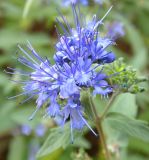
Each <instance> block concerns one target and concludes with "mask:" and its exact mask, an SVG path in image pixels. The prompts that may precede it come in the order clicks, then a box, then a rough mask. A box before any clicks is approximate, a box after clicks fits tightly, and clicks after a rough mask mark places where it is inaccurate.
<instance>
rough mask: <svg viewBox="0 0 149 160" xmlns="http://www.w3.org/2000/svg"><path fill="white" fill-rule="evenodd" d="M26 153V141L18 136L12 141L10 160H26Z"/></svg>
mask: <svg viewBox="0 0 149 160" xmlns="http://www.w3.org/2000/svg"><path fill="white" fill-rule="evenodd" d="M26 151H27V146H26V140H25V139H24V138H23V137H22V136H16V137H14V138H13V139H12V141H11V144H10V148H9V154H8V160H26V159H27V155H26Z"/></svg>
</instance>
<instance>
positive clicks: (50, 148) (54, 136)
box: [37, 123, 90, 160]
mask: <svg viewBox="0 0 149 160" xmlns="http://www.w3.org/2000/svg"><path fill="white" fill-rule="evenodd" d="M80 135H81V134H80V132H77V131H73V136H74V139H75V140H74V143H73V145H72V143H71V133H70V124H69V123H68V124H66V125H65V126H64V128H62V127H57V128H53V129H51V131H50V134H49V136H48V138H47V139H46V141H45V143H44V144H43V146H42V147H41V149H40V150H39V152H38V153H37V159H39V160H40V159H44V158H45V159H46V157H48V158H50V159H52V158H51V157H55V153H58V154H60V153H61V152H62V151H63V149H65V148H66V147H67V146H68V145H72V147H83V148H89V147H90V144H89V143H88V142H87V141H86V140H85V139H83V138H82V137H81V136H80ZM79 142H80V143H79ZM53 159H54V158H53ZM53 159H52V160H53Z"/></svg>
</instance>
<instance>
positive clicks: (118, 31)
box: [107, 21, 125, 39]
mask: <svg viewBox="0 0 149 160" xmlns="http://www.w3.org/2000/svg"><path fill="white" fill-rule="evenodd" d="M107 29H108V33H107V36H108V37H110V38H111V39H117V38H119V37H122V36H124V35H125V30H124V25H123V23H122V22H119V21H115V22H113V23H111V24H108V25H107Z"/></svg>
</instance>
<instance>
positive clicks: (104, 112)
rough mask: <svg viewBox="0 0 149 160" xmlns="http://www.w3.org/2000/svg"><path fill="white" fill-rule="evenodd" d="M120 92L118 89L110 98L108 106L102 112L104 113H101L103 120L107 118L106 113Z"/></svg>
mask: <svg viewBox="0 0 149 160" xmlns="http://www.w3.org/2000/svg"><path fill="white" fill-rule="evenodd" d="M119 93H120V92H119V91H117V92H116V93H114V94H113V95H112V97H111V98H110V100H109V102H108V104H107V106H106V107H105V110H104V111H103V113H102V115H101V117H100V119H101V120H103V119H104V118H105V116H106V114H107V113H108V111H109V109H110V107H111V105H112V103H113V102H114V100H115V98H116V97H117V95H118V94H119Z"/></svg>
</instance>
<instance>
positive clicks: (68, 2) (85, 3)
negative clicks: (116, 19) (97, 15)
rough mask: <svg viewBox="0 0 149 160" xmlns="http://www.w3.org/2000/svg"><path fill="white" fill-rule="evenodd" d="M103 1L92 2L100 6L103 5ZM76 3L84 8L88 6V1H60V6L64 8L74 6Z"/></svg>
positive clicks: (95, 0)
mask: <svg viewBox="0 0 149 160" xmlns="http://www.w3.org/2000/svg"><path fill="white" fill-rule="evenodd" d="M103 1H104V0H94V2H95V3H97V4H100V5H101V4H102V3H103ZM78 3H79V4H82V5H84V6H86V5H88V4H89V1H88V0H62V4H63V5H64V6H68V5H70V4H74V5H76V4H78Z"/></svg>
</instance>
